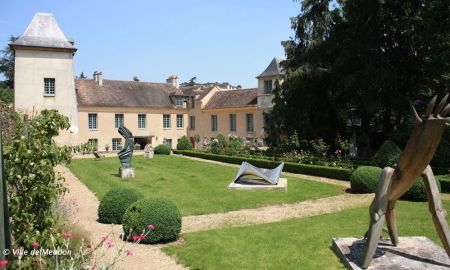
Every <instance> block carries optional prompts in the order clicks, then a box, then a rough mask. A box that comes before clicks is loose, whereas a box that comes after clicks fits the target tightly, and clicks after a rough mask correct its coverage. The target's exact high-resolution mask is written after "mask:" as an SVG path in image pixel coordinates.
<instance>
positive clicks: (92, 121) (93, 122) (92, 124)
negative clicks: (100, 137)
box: [88, 113, 98, 130]
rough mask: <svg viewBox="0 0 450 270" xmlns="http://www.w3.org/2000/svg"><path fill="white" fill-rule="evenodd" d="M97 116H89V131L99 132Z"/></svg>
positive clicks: (93, 114)
mask: <svg viewBox="0 0 450 270" xmlns="http://www.w3.org/2000/svg"><path fill="white" fill-rule="evenodd" d="M97 128H98V126H97V114H96V113H90V114H88V129H89V130H97Z"/></svg>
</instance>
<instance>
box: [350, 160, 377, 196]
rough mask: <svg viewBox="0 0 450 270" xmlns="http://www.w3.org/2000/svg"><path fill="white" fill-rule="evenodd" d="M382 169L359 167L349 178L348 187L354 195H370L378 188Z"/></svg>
mask: <svg viewBox="0 0 450 270" xmlns="http://www.w3.org/2000/svg"><path fill="white" fill-rule="evenodd" d="M381 172H382V169H381V168H379V167H373V166H361V167H359V168H358V169H356V170H355V171H354V172H353V173H352V176H351V177H350V186H351V188H352V191H353V192H355V193H372V192H375V190H376V189H377V186H378V181H379V179H380V175H381Z"/></svg>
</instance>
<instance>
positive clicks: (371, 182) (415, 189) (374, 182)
mask: <svg viewBox="0 0 450 270" xmlns="http://www.w3.org/2000/svg"><path fill="white" fill-rule="evenodd" d="M382 171H383V170H382V169H381V168H378V167H371V166H362V167H359V168H358V169H357V170H356V171H354V172H353V174H352V176H351V178H350V184H351V188H352V191H353V192H355V193H373V192H375V191H376V189H377V186H378V181H379V179H380V176H381V173H382ZM436 184H437V185H438V188H439V190H441V185H440V182H439V180H438V179H436ZM401 199H406V200H413V201H425V200H426V199H427V193H426V190H425V184H424V183H423V179H422V178H419V179H417V182H416V183H415V184H414V186H412V187H411V188H410V189H409V190H408V191H407V192H406V193H405V194H404V195H403V196H402V197H401Z"/></svg>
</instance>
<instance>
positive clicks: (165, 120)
mask: <svg viewBox="0 0 450 270" xmlns="http://www.w3.org/2000/svg"><path fill="white" fill-rule="evenodd" d="M163 128H170V114H164V115H163Z"/></svg>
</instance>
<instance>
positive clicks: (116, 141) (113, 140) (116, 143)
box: [112, 138, 122, 151]
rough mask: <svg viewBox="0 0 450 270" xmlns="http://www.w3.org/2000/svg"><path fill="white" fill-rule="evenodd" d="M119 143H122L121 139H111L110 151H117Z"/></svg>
mask: <svg viewBox="0 0 450 270" xmlns="http://www.w3.org/2000/svg"><path fill="white" fill-rule="evenodd" d="M121 143H122V139H120V138H114V139H112V150H113V151H119V150H120V145H121Z"/></svg>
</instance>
